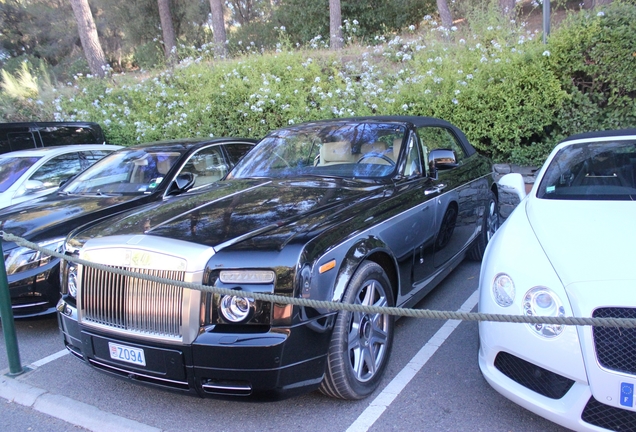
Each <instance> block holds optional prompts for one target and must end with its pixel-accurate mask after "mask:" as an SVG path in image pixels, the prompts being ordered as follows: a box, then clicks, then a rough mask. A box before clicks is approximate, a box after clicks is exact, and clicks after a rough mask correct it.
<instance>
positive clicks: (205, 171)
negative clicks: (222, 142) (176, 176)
mask: <svg viewBox="0 0 636 432" xmlns="http://www.w3.org/2000/svg"><path fill="white" fill-rule="evenodd" d="M229 168H230V167H229V166H228V164H227V163H226V161H225V159H224V158H223V153H221V147H220V146H212V147H208V148H204V149H202V150H200V151H198V152H197V153H195V154H194V155H192V156H191V157H190V159H189V160H188V161H187V162H186V164H185V165H184V166H183V169H182V170H181V172H182V173H192V174H194V186H193V188H196V187H199V186H204V185H206V184H210V183H213V182H215V181H218V180H221V179H222V178H223V177H225V175H226V174H227V172H228V171H229Z"/></svg>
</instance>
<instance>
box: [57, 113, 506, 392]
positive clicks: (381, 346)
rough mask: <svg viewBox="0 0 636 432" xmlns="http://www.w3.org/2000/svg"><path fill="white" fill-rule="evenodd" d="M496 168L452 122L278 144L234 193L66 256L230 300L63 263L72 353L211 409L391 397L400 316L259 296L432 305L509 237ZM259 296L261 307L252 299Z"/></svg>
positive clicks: (96, 231)
mask: <svg viewBox="0 0 636 432" xmlns="http://www.w3.org/2000/svg"><path fill="white" fill-rule="evenodd" d="M495 194H496V185H495V184H494V183H493V178H492V165H491V163H490V161H489V160H488V159H487V158H485V157H483V156H481V155H479V154H477V153H476V152H475V150H474V149H473V147H472V146H471V145H470V144H469V143H468V141H467V139H466V137H465V136H464V134H463V133H462V132H461V131H460V130H458V129H457V128H456V127H454V126H452V125H451V124H449V123H447V122H445V121H442V120H438V119H434V118H424V117H367V118H353V119H337V120H328V121H320V122H312V123H306V124H301V125H297V126H293V127H289V128H285V129H280V130H277V131H274V132H271V133H270V134H268V136H266V137H265V138H264V139H263V140H262V141H261V142H260V143H259V144H258V145H257V146H256V147H255V148H254V150H252V151H251V152H250V153H249V154H248V155H247V156H246V157H245V158H244V159H243V160H242V161H241V162H240V163H239V164H238V165H237V166H236V167H235V168H234V169H233V170H232V172H231V173H230V174H229V175H228V177H227V178H226V180H224V181H221V182H218V183H216V184H214V185H213V186H212V187H210V188H207V189H205V190H201V191H198V192H197V191H193V192H189V193H186V194H184V195H181V196H180V197H177V198H175V199H173V200H171V201H169V202H164V203H160V204H159V203H157V204H150V205H147V206H144V207H143V208H139V209H136V210H134V211H131V212H127V213H125V214H123V215H120V216H119V217H117V218H110V219H108V220H105V221H102V222H101V223H98V224H95V225H93V226H91V227H87V228H82V229H79V230H77V232H74V233H72V234H71V235H69V237H68V238H67V241H66V243H65V248H66V253H67V254H70V255H73V256H79V257H80V258H82V259H86V260H88V261H91V262H94V263H100V264H104V265H109V266H113V267H117V268H122V269H129V270H135V271H139V272H143V273H145V274H148V275H154V276H160V277H164V278H169V279H171V280H179V281H186V282H192V283H199V284H203V285H209V286H214V287H221V288H227V289H240V290H242V291H243V292H242V293H239V292H237V295H236V296H222V297H221V296H219V295H212V294H210V293H203V292H202V291H199V290H195V289H190V288H188V289H182V288H180V287H177V286H174V285H170V284H165V283H160V282H146V281H145V280H142V279H138V278H135V277H129V276H114V275H113V274H111V273H109V272H107V271H104V269H103V268H102V270H96V269H95V268H94V267H91V266H82V265H78V264H76V263H69V262H68V261H66V260H65V261H63V262H64V265H63V266H62V281H63V293H64V294H63V297H62V299H61V300H60V303H59V305H58V309H59V310H60V314H59V319H60V328H61V329H62V332H63V334H64V343H65V345H66V347H67V348H68V349H69V350H70V351H71V352H72V353H73V354H75V355H76V356H77V357H79V358H81V359H83V360H84V361H86V362H87V363H88V364H90V365H92V366H93V367H95V368H97V369H99V370H101V371H105V372H109V373H111V374H113V375H116V376H120V377H124V378H130V379H133V380H135V381H137V382H143V383H147V384H154V385H157V386H161V387H164V388H171V389H175V390H183V391H191V392H196V393H198V394H199V395H201V396H206V395H224V396H228V395H231V396H255V397H261V396H265V397H284V396H290V395H293V394H297V393H301V392H307V391H310V390H313V389H317V388H320V390H321V391H322V392H324V393H325V394H327V395H330V396H334V397H339V398H344V399H358V398H362V397H365V396H367V395H369V394H370V393H371V392H373V391H374V389H375V388H376V387H377V386H378V384H379V382H380V380H381V378H382V374H383V372H384V370H385V368H386V365H387V361H388V359H389V353H390V352H391V346H392V342H393V331H394V320H393V318H392V317H391V316H390V315H386V314H373V313H369V314H367V313H351V312H340V313H337V312H333V311H329V310H325V309H320V310H319V309H315V308H311V307H300V306H291V305H286V304H281V303H271V302H266V301H260V300H254V299H253V298H252V297H250V295H249V293H251V292H258V293H275V294H278V295H281V296H287V297H296V298H304V299H315V300H327V301H338V302H345V303H358V304H363V305H375V306H396V305H397V306H400V307H410V306H413V305H415V304H416V303H417V302H419V301H420V300H421V299H422V297H423V296H424V295H425V294H426V293H428V292H429V291H430V290H431V289H432V288H433V287H434V286H435V285H436V284H437V283H439V282H440V281H441V280H442V279H443V278H444V277H445V276H446V275H447V274H448V273H449V272H450V271H451V270H452V269H453V268H454V267H455V266H456V265H457V264H458V263H459V262H460V261H461V260H462V259H463V258H464V257H465V256H466V255H467V254H468V255H470V256H471V257H473V258H477V259H480V257H481V256H482V254H483V252H484V248H485V246H486V244H487V242H488V240H489V239H490V237H491V235H492V234H493V233H494V231H495V229H496V228H497V220H498V219H497V212H496V195H495ZM245 292H247V294H246V293H245Z"/></svg>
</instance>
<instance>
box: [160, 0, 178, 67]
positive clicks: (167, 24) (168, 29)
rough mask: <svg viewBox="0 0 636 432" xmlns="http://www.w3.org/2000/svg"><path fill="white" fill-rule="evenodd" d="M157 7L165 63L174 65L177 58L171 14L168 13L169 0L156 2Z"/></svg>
mask: <svg viewBox="0 0 636 432" xmlns="http://www.w3.org/2000/svg"><path fill="white" fill-rule="evenodd" d="M157 1H158V5H159V19H160V20H161V31H162V32H163V49H164V53H165V55H166V62H167V63H168V64H169V65H172V64H174V62H175V60H176V57H177V41H176V39H175V36H174V27H173V26H172V13H171V12H170V0H157Z"/></svg>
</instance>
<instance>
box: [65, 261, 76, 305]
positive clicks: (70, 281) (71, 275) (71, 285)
mask: <svg viewBox="0 0 636 432" xmlns="http://www.w3.org/2000/svg"><path fill="white" fill-rule="evenodd" d="M66 287H67V288H68V293H69V294H70V295H71V296H72V297H75V298H77V267H76V266H74V265H72V264H71V265H69V266H68V276H67V278H66Z"/></svg>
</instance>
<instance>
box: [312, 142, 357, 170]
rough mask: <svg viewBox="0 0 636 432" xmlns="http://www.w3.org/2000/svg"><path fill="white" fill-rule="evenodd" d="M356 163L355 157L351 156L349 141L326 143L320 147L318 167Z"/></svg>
mask: <svg viewBox="0 0 636 432" xmlns="http://www.w3.org/2000/svg"><path fill="white" fill-rule="evenodd" d="M356 161H357V159H356V158H355V155H353V154H351V143H350V142H349V141H334V142H327V143H323V144H322V145H321V146H320V163H319V165H333V164H341V163H355V162H356Z"/></svg>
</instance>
